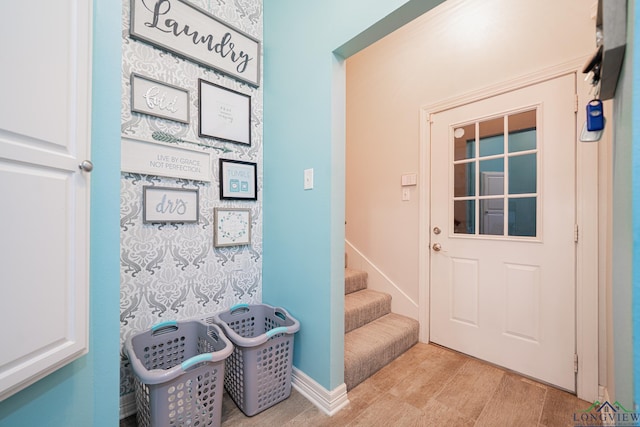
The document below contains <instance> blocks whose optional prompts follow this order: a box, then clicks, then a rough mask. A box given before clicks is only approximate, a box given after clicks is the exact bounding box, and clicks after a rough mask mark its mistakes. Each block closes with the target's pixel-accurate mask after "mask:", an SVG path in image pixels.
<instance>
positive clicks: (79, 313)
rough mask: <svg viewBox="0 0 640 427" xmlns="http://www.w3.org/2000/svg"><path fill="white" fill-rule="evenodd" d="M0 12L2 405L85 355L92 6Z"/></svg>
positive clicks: (12, 6) (60, 4) (25, 5)
mask: <svg viewBox="0 0 640 427" xmlns="http://www.w3.org/2000/svg"><path fill="white" fill-rule="evenodd" d="M0 10H1V11H2V12H3V13H2V15H3V16H5V17H8V19H6V20H5V22H4V23H3V25H2V26H1V27H0V51H2V56H3V69H2V79H0V94H2V96H1V97H0V200H2V203H0V219H1V220H2V221H1V223H2V225H3V232H2V237H1V238H0V242H1V244H0V251H1V254H0V255H1V256H0V271H1V273H0V289H1V290H2V296H1V297H0V312H1V313H2V315H3V327H2V330H1V332H0V341H1V342H2V351H0V401H1V400H4V399H6V398H7V397H9V396H11V395H12V394H14V393H16V392H17V391H19V390H21V389H23V388H25V387H26V386H28V385H30V384H32V383H33V382H35V381H37V380H38V379H40V378H42V377H44V376H45V375H47V374H49V373H51V372H53V371H54V370H56V369H58V368H59V367H61V366H64V365H65V364H67V363H69V362H70V361H72V360H74V359H76V358H78V357H79V356H81V355H82V354H85V353H86V352H87V351H88V320H89V319H88V304H89V299H88V294H89V268H88V265H89V173H88V172H89V171H88V170H86V171H82V170H80V168H79V164H80V163H81V162H83V161H84V160H88V159H89V154H90V130H91V127H90V118H91V43H92V25H91V23H92V7H91V2H90V1H78V0H61V1H56V2H51V1H44V0H37V1H35V2H5V3H4V4H3V5H2V6H0ZM116 142H117V141H116Z"/></svg>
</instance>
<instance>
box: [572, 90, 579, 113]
mask: <svg viewBox="0 0 640 427" xmlns="http://www.w3.org/2000/svg"><path fill="white" fill-rule="evenodd" d="M579 107H580V101H579V100H578V94H577V93H576V103H575V105H574V111H573V112H574V113H577V112H578V109H579Z"/></svg>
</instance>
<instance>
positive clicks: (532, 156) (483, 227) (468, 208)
mask: <svg viewBox="0 0 640 427" xmlns="http://www.w3.org/2000/svg"><path fill="white" fill-rule="evenodd" d="M453 136H454V141H453V172H454V179H453V181H454V191H453V213H454V215H453V222H454V223H453V230H454V233H455V234H457V235H467V236H482V237H487V236H496V237H537V231H538V228H539V227H538V214H537V212H538V208H539V202H540V195H539V193H538V188H539V185H538V175H539V174H538V152H539V144H538V141H537V133H536V110H535V109H531V110H527V111H523V112H517V113H512V114H506V115H503V116H500V117H497V118H492V119H489V120H483V121H476V122H474V123H469V124H465V125H462V126H456V127H454V131H453Z"/></svg>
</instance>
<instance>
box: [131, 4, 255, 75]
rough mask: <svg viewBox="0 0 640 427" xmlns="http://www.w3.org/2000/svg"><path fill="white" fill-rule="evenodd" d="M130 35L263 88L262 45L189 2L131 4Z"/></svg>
mask: <svg viewBox="0 0 640 427" xmlns="http://www.w3.org/2000/svg"><path fill="white" fill-rule="evenodd" d="M129 35H130V36H131V37H132V38H134V39H138V40H141V41H144V42H147V43H149V44H151V45H154V46H156V47H159V48H160V49H163V50H166V51H169V52H172V53H174V54H176V55H178V56H180V57H183V58H186V59H188V60H191V61H194V62H197V63H199V64H201V65H204V66H205V67H209V68H213V69H215V70H218V71H220V72H222V73H224V74H227V75H229V76H231V77H233V78H236V79H238V80H241V81H243V82H246V83H248V84H250V85H252V86H255V87H258V86H260V52H261V49H262V48H261V43H260V41H259V40H258V39H256V38H254V37H252V36H250V35H248V34H246V33H244V32H242V31H240V30H239V29H237V28H235V27H232V26H231V25H229V24H227V23H226V22H224V21H222V20H220V19H218V18H216V17H215V16H213V15H211V14H210V13H209V12H207V11H205V10H203V9H200V8H199V7H197V6H195V5H193V4H191V3H189V2H187V1H186V0H153V1H148V0H131V16H130V25H129Z"/></svg>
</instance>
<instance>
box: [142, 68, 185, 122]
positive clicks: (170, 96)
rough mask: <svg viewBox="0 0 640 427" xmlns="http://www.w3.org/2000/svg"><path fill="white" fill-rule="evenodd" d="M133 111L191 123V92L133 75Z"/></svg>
mask: <svg viewBox="0 0 640 427" xmlns="http://www.w3.org/2000/svg"><path fill="white" fill-rule="evenodd" d="M131 111H134V112H136V113H142V114H148V115H150V116H156V117H160V118H162V119H169V120H175V121H177V122H180V123H187V124H188V123H189V91H188V90H186V89H182V88H179V87H177V86H173V85H170V84H168V83H163V82H160V81H158V80H153V79H150V78H149V77H144V76H141V75H139V74H135V73H132V74H131Z"/></svg>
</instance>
